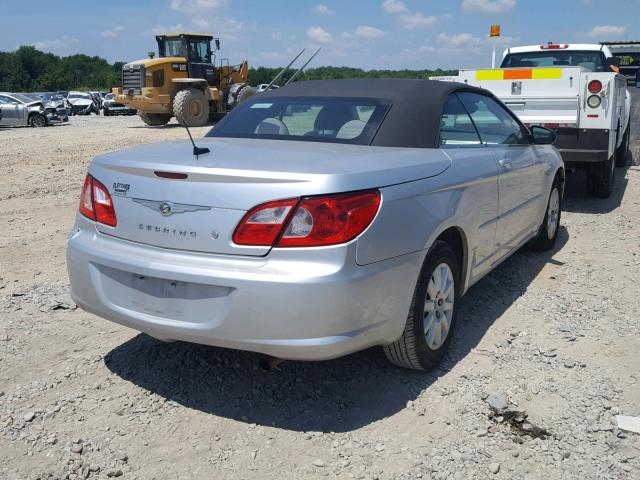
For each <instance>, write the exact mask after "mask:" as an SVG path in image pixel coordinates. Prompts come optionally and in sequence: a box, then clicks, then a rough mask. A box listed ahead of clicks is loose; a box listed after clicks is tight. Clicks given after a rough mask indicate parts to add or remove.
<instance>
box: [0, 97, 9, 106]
mask: <svg viewBox="0 0 640 480" xmlns="http://www.w3.org/2000/svg"><path fill="white" fill-rule="evenodd" d="M0 105H11V99H10V98H9V97H5V96H4V95H0Z"/></svg>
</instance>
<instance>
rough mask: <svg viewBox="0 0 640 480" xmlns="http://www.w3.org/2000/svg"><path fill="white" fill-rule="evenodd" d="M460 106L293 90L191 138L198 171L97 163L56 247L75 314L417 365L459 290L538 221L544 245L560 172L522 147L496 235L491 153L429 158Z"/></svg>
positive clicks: (167, 335) (443, 335) (114, 156)
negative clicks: (515, 182)
mask: <svg viewBox="0 0 640 480" xmlns="http://www.w3.org/2000/svg"><path fill="white" fill-rule="evenodd" d="M390 87H393V88H390ZM463 90H466V91H477V90H478V89H470V88H468V87H464V86H461V85H459V84H444V83H440V82H426V81H415V82H402V81H386V82H371V81H348V82H335V81H328V82H304V83H301V84H296V85H292V86H289V87H286V88H282V89H279V90H278V91H277V92H269V93H265V94H262V95H261V96H260V97H258V98H254V99H252V100H250V101H247V102H246V103H244V104H243V105H241V106H240V107H238V108H237V109H236V110H234V112H232V113H231V114H230V115H229V116H228V117H227V118H225V119H224V120H223V121H222V122H220V123H219V124H218V126H216V127H215V128H214V129H212V131H211V132H210V133H209V135H208V136H207V137H205V138H203V139H197V141H196V143H197V144H198V146H199V147H207V148H208V149H209V150H210V153H207V154H205V155H200V156H198V157H196V156H193V155H192V154H191V147H190V145H189V144H188V143H186V142H167V143H162V144H155V145H147V146H139V147H135V148H131V149H127V150H122V151H118V152H114V153H111V154H107V155H102V156H99V157H97V158H95V159H94V161H93V162H92V164H91V166H90V168H89V173H88V175H87V177H86V179H85V182H84V187H83V189H82V194H81V201H80V208H79V212H78V215H77V221H76V225H75V226H74V228H73V230H72V232H71V233H70V236H69V242H68V254H67V261H68V268H69V275H70V279H71V289H72V295H73V298H74V299H75V301H76V302H77V303H78V305H80V306H81V307H82V308H84V309H85V310H87V311H89V312H92V313H95V314H96V315H99V316H101V317H104V318H107V319H109V320H112V321H114V322H117V323H120V324H122V325H126V326H129V327H131V328H134V329H136V330H139V331H142V332H146V333H148V334H149V335H151V336H153V337H156V338H158V339H161V340H182V341H189V342H195V343H202V344H208V345H214V346H220V347H227V348H235V349H243V350H250V351H256V352H261V353H264V354H267V355H271V356H274V357H278V358H283V359H301V360H321V359H329V358H334V357H337V356H341V355H345V354H348V353H351V352H354V351H357V350H361V349H364V348H367V347H370V346H373V345H384V346H386V351H387V355H388V356H389V357H390V359H391V360H392V361H395V362H396V363H399V364H401V365H404V366H408V367H413V368H428V367H430V366H432V365H433V364H434V363H435V362H437V360H438V359H439V358H440V357H441V356H442V354H443V353H444V351H445V350H446V346H447V345H448V341H449V340H450V337H451V335H450V333H451V331H452V330H453V326H454V302H455V300H456V299H457V298H458V297H459V296H460V295H461V294H462V293H463V292H464V291H465V290H466V288H468V286H470V285H471V284H472V283H473V282H475V281H476V280H477V279H479V278H480V277H481V276H483V275H484V274H486V273H487V272H488V271H490V270H491V268H493V266H495V265H496V264H497V263H499V262H500V261H501V259H503V258H506V256H508V255H509V254H510V253H511V252H512V251H514V250H515V249H517V248H518V247H519V246H520V245H522V244H523V243H525V242H526V241H528V240H531V239H532V238H533V237H536V236H537V235H538V234H539V233H540V231H541V229H542V227H543V223H544V221H546V223H545V224H544V225H545V228H544V230H545V235H546V236H549V235H550V239H551V237H552V239H553V240H554V239H555V235H556V234H557V232H556V231H553V232H550V228H551V227H549V228H547V227H546V226H549V225H551V224H552V223H553V222H555V218H556V217H553V218H552V220H553V222H552V221H551V220H549V219H547V216H549V215H551V213H549V212H551V210H549V208H547V207H548V205H550V204H549V202H548V199H549V198H550V197H549V195H550V192H552V185H553V184H554V181H555V179H556V177H557V175H558V172H559V171H560V168H561V161H559V156H558V155H557V152H555V150H554V149H553V147H551V146H537V148H540V149H542V150H541V152H542V153H543V155H541V156H540V158H534V157H531V158H532V159H534V160H535V162H534V163H536V165H537V166H536V168H535V169H533V170H531V171H530V172H528V175H529V177H530V178H529V179H528V183H527V184H526V185H525V191H524V192H522V193H519V195H521V196H522V201H516V202H515V203H517V204H518V205H521V204H524V207H522V209H521V210H520V212H519V215H524V216H526V218H525V219H524V220H523V219H520V221H516V220H513V224H509V226H508V228H507V230H508V231H509V232H508V233H505V235H504V236H502V237H499V234H498V232H499V231H500V227H499V223H500V217H501V215H500V207H499V204H498V196H499V195H498V188H499V185H498V183H499V182H498V178H499V175H500V166H499V164H498V159H497V157H495V153H493V152H491V151H490V149H489V148H484V147H483V146H482V145H480V146H478V145H476V147H478V148H456V149H447V148H443V146H445V144H446V142H447V141H446V139H445V140H444V141H443V139H442V133H441V127H442V124H443V118H445V117H446V112H443V110H444V109H445V108H447V107H446V106H445V104H446V102H447V98H449V97H450V96H451V95H457V92H459V91H463ZM416 98H418V101H416ZM420 98H421V99H422V100H420ZM459 110H462V107H460V108H459ZM458 113H460V112H458ZM443 115H445V117H443ZM445 120H446V118H445ZM462 123H465V122H462ZM473 128H474V127H473V122H472V121H468V122H466V123H465V125H464V126H463V128H462V129H463V130H465V132H464V133H463V135H466V136H468V135H469V133H470V132H471V130H472V129H473ZM523 132H524V129H523ZM185 133H186V132H185ZM452 143H455V144H456V145H457V146H460V145H463V146H465V145H467V143H469V142H468V138H467V137H465V138H464V139H462V141H461V142H453V141H452ZM471 143H473V142H471ZM480 143H482V142H480ZM529 147H531V146H530V145H529ZM479 158H480V160H479ZM482 158H484V159H482ZM520 180H521V179H520ZM558 191H559V192H560V193H561V190H558ZM527 195H528V197H527ZM525 197H526V198H525ZM556 207H557V210H558V212H556V213H553V212H552V213H553V214H554V215H556V216H557V220H558V221H559V200H558V203H557V204H555V203H554V208H556ZM507 216H508V215H507ZM549 218H551V217H549ZM554 225H555V224H554ZM556 227H557V225H556ZM549 232H550V233H549ZM502 240H504V241H502ZM534 240H535V239H534ZM434 255H435V257H436V260H434ZM433 262H436V263H437V265H431V263H433ZM416 299H418V300H417V304H418V307H416V306H415V304H416ZM417 310H419V312H420V313H419V315H418V314H417V313H416V312H417ZM417 317H420V318H419V319H417ZM407 330H410V331H409V332H407ZM416 333H419V335H420V336H421V338H420V339H419V340H416V339H415V338H413V340H412V341H414V343H415V345H414V347H413V349H412V348H411V345H409V346H407V345H408V344H407V341H408V336H415V334H416ZM399 341H402V342H404V344H405V346H404V347H402V349H399V348H400V347H399V346H398V342H399ZM403 355H405V356H407V358H403ZM411 355H413V356H416V358H409V357H408V356H411Z"/></svg>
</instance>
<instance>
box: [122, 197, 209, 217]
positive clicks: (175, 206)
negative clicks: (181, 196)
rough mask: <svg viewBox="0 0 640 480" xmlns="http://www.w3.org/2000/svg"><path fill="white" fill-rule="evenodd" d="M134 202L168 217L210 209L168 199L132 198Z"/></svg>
mask: <svg viewBox="0 0 640 480" xmlns="http://www.w3.org/2000/svg"><path fill="white" fill-rule="evenodd" d="M131 200H133V201H134V202H136V203H139V204H140V205H144V206H145V207H147V208H150V209H151V210H155V211H156V212H160V214H161V215H162V216H163V217H169V216H171V215H173V214H174V213H184V212H197V211H198V210H211V207H205V206H202V205H187V204H185V203H173V202H168V201H166V200H165V201H159V202H158V201H155V200H145V199H143V198H132V199H131Z"/></svg>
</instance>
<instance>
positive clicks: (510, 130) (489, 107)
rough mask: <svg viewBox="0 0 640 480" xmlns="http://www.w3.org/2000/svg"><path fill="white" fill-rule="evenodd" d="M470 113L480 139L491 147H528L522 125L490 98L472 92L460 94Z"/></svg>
mask: <svg viewBox="0 0 640 480" xmlns="http://www.w3.org/2000/svg"><path fill="white" fill-rule="evenodd" d="M458 96H459V97H460V100H462V103H463V104H464V106H465V107H466V109H467V110H468V111H469V115H471V118H472V120H473V123H474V124H475V126H476V128H477V129H478V133H479V134H480V138H481V140H482V141H483V142H484V143H487V144H489V145H528V144H529V140H528V139H527V136H526V134H525V132H524V130H523V128H522V127H521V125H520V124H519V123H518V122H517V121H516V120H515V119H514V118H513V117H512V116H511V114H510V113H509V112H507V111H506V110H505V108H504V107H503V106H502V105H500V104H499V103H497V102H496V101H495V100H493V99H492V98H490V97H487V96H485V95H480V94H478V93H472V92H460V93H458Z"/></svg>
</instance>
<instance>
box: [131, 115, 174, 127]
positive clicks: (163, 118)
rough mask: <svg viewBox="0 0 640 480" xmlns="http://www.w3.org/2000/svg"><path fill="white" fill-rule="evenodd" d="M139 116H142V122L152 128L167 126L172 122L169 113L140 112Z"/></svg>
mask: <svg viewBox="0 0 640 480" xmlns="http://www.w3.org/2000/svg"><path fill="white" fill-rule="evenodd" d="M138 115H140V118H141V119H142V121H143V122H144V123H146V124H147V125H149V126H150V127H157V126H160V125H166V124H167V123H169V120H171V115H169V114H168V113H146V112H138Z"/></svg>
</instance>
